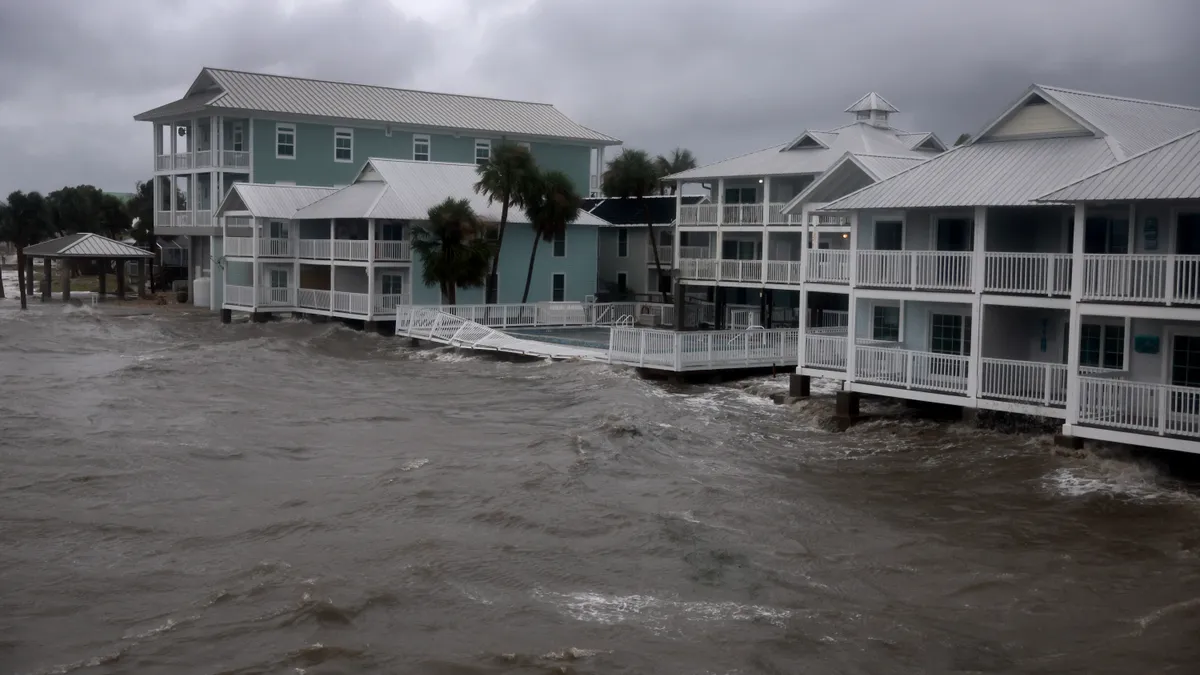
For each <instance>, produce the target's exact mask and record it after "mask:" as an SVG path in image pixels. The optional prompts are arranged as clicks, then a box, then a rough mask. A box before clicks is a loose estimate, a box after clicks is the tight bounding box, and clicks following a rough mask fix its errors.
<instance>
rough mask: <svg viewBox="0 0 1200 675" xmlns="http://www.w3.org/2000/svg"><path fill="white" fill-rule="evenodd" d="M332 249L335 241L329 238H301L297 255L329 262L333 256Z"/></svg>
mask: <svg viewBox="0 0 1200 675" xmlns="http://www.w3.org/2000/svg"><path fill="white" fill-rule="evenodd" d="M332 251H333V242H332V241H330V240H329V239H300V240H299V241H298V242H297V246H296V257H298V258H300V259H301V260H321V261H324V262H328V261H329V260H330V259H332V258H333V254H332Z"/></svg>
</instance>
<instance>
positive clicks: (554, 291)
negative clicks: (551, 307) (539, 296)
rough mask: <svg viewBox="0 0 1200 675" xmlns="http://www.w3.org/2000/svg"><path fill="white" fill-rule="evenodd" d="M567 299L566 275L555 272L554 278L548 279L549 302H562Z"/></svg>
mask: <svg viewBox="0 0 1200 675" xmlns="http://www.w3.org/2000/svg"><path fill="white" fill-rule="evenodd" d="M566 297H567V275H565V274H563V273H562V272H555V273H554V276H552V277H550V300H552V301H553V302H562V301H563V300H565V299H566Z"/></svg>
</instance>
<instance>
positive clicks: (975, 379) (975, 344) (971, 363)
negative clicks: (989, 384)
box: [967, 295, 984, 399]
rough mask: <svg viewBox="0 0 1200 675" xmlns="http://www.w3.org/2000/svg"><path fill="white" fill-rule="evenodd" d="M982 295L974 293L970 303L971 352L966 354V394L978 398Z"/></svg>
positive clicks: (981, 363)
mask: <svg viewBox="0 0 1200 675" xmlns="http://www.w3.org/2000/svg"><path fill="white" fill-rule="evenodd" d="M983 313H984V305H983V296H982V295H976V296H975V298H974V301H973V302H972V303H971V353H970V354H969V355H968V356H967V359H968V361H967V396H969V397H970V398H972V399H975V398H978V397H979V394H980V387H982V386H983V385H982V382H983V378H982V377H980V372H981V371H980V369H981V368H982V367H983V361H982V359H983Z"/></svg>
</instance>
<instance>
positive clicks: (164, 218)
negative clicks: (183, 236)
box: [154, 211, 173, 227]
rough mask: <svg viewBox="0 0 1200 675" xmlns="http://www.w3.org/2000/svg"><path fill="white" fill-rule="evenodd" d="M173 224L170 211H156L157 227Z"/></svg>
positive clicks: (155, 222)
mask: <svg viewBox="0 0 1200 675" xmlns="http://www.w3.org/2000/svg"><path fill="white" fill-rule="evenodd" d="M172 224H173V223H172V222H171V212H170V211H155V212H154V225H155V226H156V227H170V226H171V225H172Z"/></svg>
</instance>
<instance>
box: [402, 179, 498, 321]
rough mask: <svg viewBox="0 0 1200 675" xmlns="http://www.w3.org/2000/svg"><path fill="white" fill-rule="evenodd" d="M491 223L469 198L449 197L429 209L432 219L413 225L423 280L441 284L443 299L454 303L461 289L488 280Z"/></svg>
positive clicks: (413, 240)
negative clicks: (488, 236) (475, 208)
mask: <svg viewBox="0 0 1200 675" xmlns="http://www.w3.org/2000/svg"><path fill="white" fill-rule="evenodd" d="M487 229H488V226H487V225H485V224H484V223H483V222H482V221H480V220H479V217H478V216H476V215H475V212H474V211H473V210H471V204H470V202H468V201H467V200H466V199H453V198H447V199H446V201H444V202H442V203H441V204H438V205H437V206H434V207H432V208H430V209H429V222H428V223H426V224H424V225H414V226H413V228H412V248H413V250H415V251H416V252H417V255H419V256H420V257H421V266H422V270H421V280H422V281H423V282H424V283H425V285H426V286H435V285H436V286H438V287H439V288H440V289H441V291H442V302H443V303H445V304H448V305H453V304H455V303H456V301H457V294H456V291H457V289H458V288H478V287H480V286H483V285H484V284H485V283H486V282H487V276H488V261H489V260H490V259H491V256H492V244H491V243H490V242H488V239H487Z"/></svg>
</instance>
